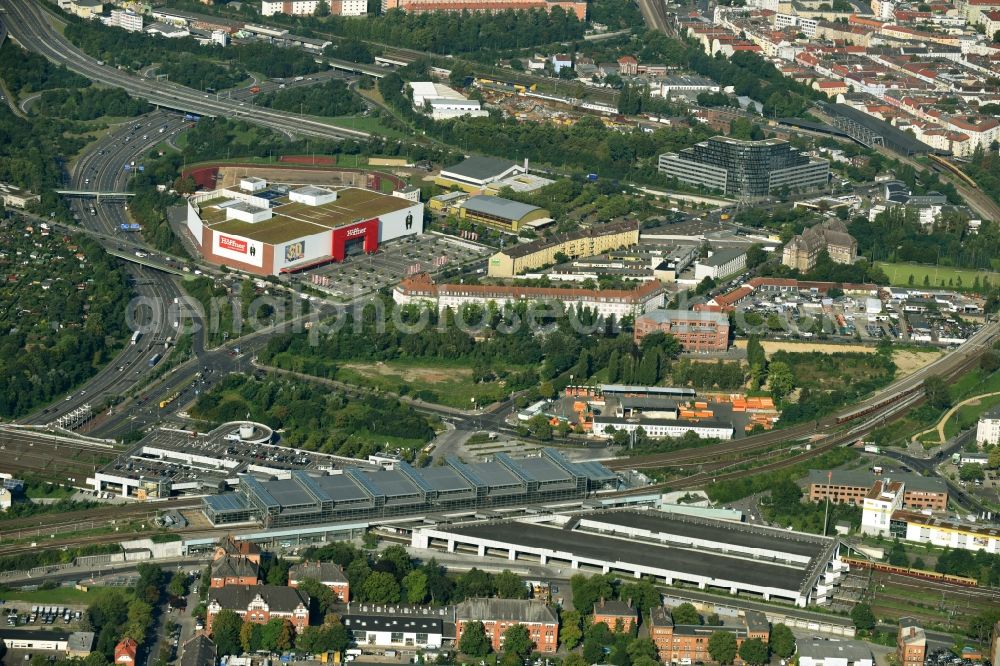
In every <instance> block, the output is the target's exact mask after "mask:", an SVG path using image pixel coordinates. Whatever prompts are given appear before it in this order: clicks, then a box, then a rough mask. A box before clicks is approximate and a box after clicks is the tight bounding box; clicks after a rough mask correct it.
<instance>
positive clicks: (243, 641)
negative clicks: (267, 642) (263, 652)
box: [240, 622, 261, 652]
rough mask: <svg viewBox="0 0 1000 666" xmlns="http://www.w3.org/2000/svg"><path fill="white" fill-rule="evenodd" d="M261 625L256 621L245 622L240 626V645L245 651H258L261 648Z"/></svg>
mask: <svg viewBox="0 0 1000 666" xmlns="http://www.w3.org/2000/svg"><path fill="white" fill-rule="evenodd" d="M260 634H261V625H259V624H256V623H255V622H244V623H243V626H242V627H240V645H242V646H243V651H244V652H256V651H257V650H259V649H260Z"/></svg>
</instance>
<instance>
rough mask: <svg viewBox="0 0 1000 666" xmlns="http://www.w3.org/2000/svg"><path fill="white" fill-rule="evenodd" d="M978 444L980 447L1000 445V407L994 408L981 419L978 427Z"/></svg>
mask: <svg viewBox="0 0 1000 666" xmlns="http://www.w3.org/2000/svg"><path fill="white" fill-rule="evenodd" d="M976 443H977V444H979V446H987V445H989V446H995V445H997V444H1000V407H994V408H993V409H990V410H989V411H987V412H986V413H985V414H983V415H982V416H980V417H979V423H978V424H977V425H976Z"/></svg>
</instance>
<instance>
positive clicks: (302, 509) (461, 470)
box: [203, 449, 617, 527]
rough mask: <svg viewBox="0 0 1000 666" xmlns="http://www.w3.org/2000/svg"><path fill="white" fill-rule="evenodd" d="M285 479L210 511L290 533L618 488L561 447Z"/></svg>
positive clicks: (223, 519)
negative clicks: (488, 458)
mask: <svg viewBox="0 0 1000 666" xmlns="http://www.w3.org/2000/svg"><path fill="white" fill-rule="evenodd" d="M283 476H284V478H272V479H269V480H264V481H259V480H257V478H256V477H254V476H253V475H251V474H244V475H241V476H240V482H239V485H238V486H237V490H236V492H235V493H233V492H229V493H224V494H222V495H210V496H207V497H205V498H204V500H203V502H204V504H203V509H204V512H205V514H206V515H207V516H208V518H209V519H210V520H211V521H212V523H213V524H214V525H223V524H227V523H237V522H245V521H248V520H256V521H259V522H261V523H262V524H263V525H264V526H265V527H290V526H295V525H311V524H316V523H326V522H334V521H347V520H365V519H374V518H388V517H391V516H404V515H415V514H420V513H425V512H428V511H447V510H460V509H480V508H487V507H497V506H509V505H524V504H530V503H534V502H545V501H553V500H559V499H579V498H584V497H587V496H588V495H589V494H591V493H593V492H594V491H596V490H598V489H600V488H603V487H606V486H609V485H611V486H614V485H616V484H617V477H616V476H615V474H614V473H613V472H611V471H609V470H608V469H607V468H606V467H604V466H603V465H600V464H598V463H592V462H587V463H573V462H570V461H568V460H567V459H566V458H565V457H564V456H563V455H562V454H561V453H559V452H558V451H556V450H554V449H543V451H542V453H541V455H540V456H538V457H534V458H521V459H517V460H515V459H513V458H510V457H509V456H507V455H506V454H503V453H498V454H496V455H495V456H494V457H493V460H492V461H490V462H482V463H468V464H467V463H463V462H461V461H460V460H458V459H457V458H455V457H448V458H447V459H446V464H445V465H442V466H435V467H427V468H423V469H414V468H413V467H411V466H410V465H408V464H407V463H405V462H402V461H400V462H397V463H396V464H395V465H394V466H393V469H378V470H376V471H366V470H364V469H361V468H359V467H345V468H344V469H343V470H342V473H338V474H332V475H322V476H321V475H312V474H308V473H306V472H305V471H301V470H296V471H292V472H290V473H289V474H288V475H287V476H285V475H283Z"/></svg>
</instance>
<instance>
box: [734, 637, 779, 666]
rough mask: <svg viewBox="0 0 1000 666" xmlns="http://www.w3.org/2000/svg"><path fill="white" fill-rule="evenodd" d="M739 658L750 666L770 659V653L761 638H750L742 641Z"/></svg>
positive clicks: (759, 664)
mask: <svg viewBox="0 0 1000 666" xmlns="http://www.w3.org/2000/svg"><path fill="white" fill-rule="evenodd" d="M740 659H742V660H743V661H745V662H746V663H748V664H750V666H763V665H764V664H766V663H767V662H768V661H770V660H771V655H770V654H769V651H768V649H767V645H765V644H764V642H763V641H762V640H760V639H759V638H751V639H749V640H746V641H743V645H741V646H740Z"/></svg>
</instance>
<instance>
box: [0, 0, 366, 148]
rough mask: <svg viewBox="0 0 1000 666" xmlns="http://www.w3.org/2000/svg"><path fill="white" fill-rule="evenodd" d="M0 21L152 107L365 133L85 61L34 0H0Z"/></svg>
mask: <svg viewBox="0 0 1000 666" xmlns="http://www.w3.org/2000/svg"><path fill="white" fill-rule="evenodd" d="M0 20H2V21H3V23H4V25H5V26H6V28H7V30H8V32H9V34H10V36H11V37H13V38H14V39H16V40H17V41H18V42H19V43H20V44H21V45H22V46H24V47H25V48H27V49H30V50H32V51H35V52H37V53H40V54H41V55H43V56H45V57H46V58H48V59H49V60H51V61H53V62H56V63H59V64H62V65H65V66H66V68H67V69H70V70H72V71H74V72H77V73H79V74H82V75H83V76H86V77H87V78H88V79H90V80H91V81H95V82H97V83H103V84H105V85H109V86H114V87H117V88H122V89H124V90H125V91H126V92H128V93H129V94H130V95H132V96H134V97H138V98H141V99H145V100H148V101H149V102H150V103H152V104H155V105H157V106H161V107H165V108H169V109H177V110H182V111H187V112H190V113H195V114H198V115H204V116H220V117H226V118H240V119H242V120H245V121H247V122H250V123H253V124H256V125H261V126H264V127H270V128H272V129H276V130H279V131H282V132H285V133H288V134H296V135H308V136H318V137H323V138H329V139H344V138H356V139H365V138H368V137H369V136H370V135H369V134H368V133H367V132H362V131H359V130H352V129H346V128H342V127H334V126H333V125H328V124H327V123H323V122H320V121H317V120H313V119H312V118H309V117H307V116H303V115H300V114H296V113H288V112H285V111H272V110H271V109H267V108H262V107H257V106H255V107H253V108H252V109H251V108H250V107H249V106H248V105H247V104H246V103H245V102H241V101H239V100H238V99H237V100H234V99H231V98H230V97H224V96H221V95H212V94H208V93H204V92H201V91H198V90H194V89H192V88H188V87H186V86H182V85H179V84H176V83H173V82H171V81H164V80H154V81H151V80H149V79H147V78H144V77H140V76H136V75H133V74H131V73H129V72H127V71H124V70H118V69H115V68H113V67H110V66H107V65H105V64H104V63H103V62H101V61H99V60H96V59H94V58H91V57H90V56H88V55H87V54H86V53H84V52H83V51H81V50H80V49H78V48H77V47H76V46H74V45H73V44H72V43H71V42H70V41H69V40H68V39H66V38H65V37H64V36H63V35H62V34H61V33H60V32H59V31H58V30H56V29H55V27H53V21H56V20H57V19H56V18H55V17H54V16H53V15H52V14H50V13H49V12H48V11H47V10H46V9H45V8H43V7H42V6H41V5H40V3H38V2H36V1H35V0H27V1H26V0H0Z"/></svg>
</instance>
